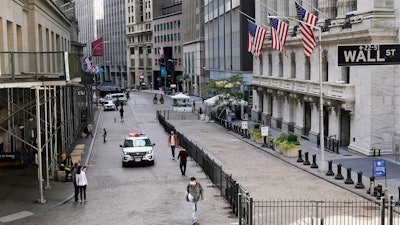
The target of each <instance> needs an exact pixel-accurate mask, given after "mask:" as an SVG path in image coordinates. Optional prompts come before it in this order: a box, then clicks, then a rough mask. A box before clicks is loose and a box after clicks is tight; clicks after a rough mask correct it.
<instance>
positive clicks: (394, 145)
mask: <svg viewBox="0 0 400 225" xmlns="http://www.w3.org/2000/svg"><path fill="white" fill-rule="evenodd" d="M294 2H295V1H294V0H282V1H278V0H262V1H261V0H260V1H256V7H255V8H256V21H257V23H258V24H262V23H266V22H265V21H268V18H267V16H266V15H268V13H269V14H271V15H278V16H282V17H286V19H287V21H288V22H289V27H290V28H289V33H288V37H287V42H286V45H285V49H286V55H285V54H283V53H281V52H278V51H276V50H273V49H271V47H270V41H269V39H268V36H269V35H267V38H266V40H265V42H264V47H263V51H262V58H261V60H259V61H258V60H254V61H253V63H254V69H253V82H252V84H253V88H254V90H253V108H252V119H253V120H256V121H260V122H262V123H263V124H266V125H270V126H272V127H274V128H278V129H281V130H282V131H288V132H292V133H295V134H297V135H301V136H303V137H304V138H308V139H309V140H311V141H313V142H317V140H318V136H319V132H320V126H319V123H320V110H321V109H320V107H319V99H320V82H322V93H323V109H322V110H323V121H322V122H323V124H324V131H323V133H324V136H325V137H328V138H330V139H335V140H339V143H340V145H341V146H347V147H348V149H349V150H351V151H354V152H358V153H361V154H364V155H370V154H371V149H373V148H375V149H381V151H382V154H385V153H393V152H394V153H396V152H397V153H398V151H399V145H400V136H399V134H400V122H399V118H400V110H399V103H400V98H399V93H400V90H399V84H400V77H399V75H400V74H399V66H398V65H368V66H367V65H357V66H353V65H350V66H338V54H339V53H338V45H366V46H376V45H379V44H388V43H389V44H393V43H398V42H399V33H398V31H399V29H398V27H399V25H400V19H399V15H400V2H399V1H393V0H382V1H362V0H311V1H303V2H302V1H298V2H299V3H300V4H302V5H303V7H304V8H305V9H307V10H308V11H310V12H312V13H313V14H314V15H316V16H317V17H318V19H319V20H318V24H317V25H318V26H320V27H321V34H322V35H321V40H322V41H321V42H319V41H318V39H319V35H320V34H319V32H318V31H317V30H316V31H315V32H314V34H315V36H316V39H317V46H316V48H315V49H314V51H313V53H312V55H311V56H310V58H306V57H305V56H304V51H303V46H302V40H301V38H302V36H301V34H300V29H298V22H296V21H293V20H292V19H288V18H287V17H296V18H297V16H296V9H295V3H294ZM319 44H320V45H321V49H322V51H321V53H322V60H321V61H320V55H319V54H320V52H319V48H318V47H319ZM320 66H321V67H322V74H321V77H322V80H320V78H319V77H320Z"/></svg>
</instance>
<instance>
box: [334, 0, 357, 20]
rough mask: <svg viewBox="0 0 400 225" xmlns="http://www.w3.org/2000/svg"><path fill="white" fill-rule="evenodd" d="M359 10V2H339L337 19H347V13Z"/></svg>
mask: <svg viewBox="0 0 400 225" xmlns="http://www.w3.org/2000/svg"><path fill="white" fill-rule="evenodd" d="M354 10H357V0H337V18H345V17H346V13H347V12H351V11H354Z"/></svg>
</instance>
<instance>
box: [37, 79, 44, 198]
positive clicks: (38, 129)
mask: <svg viewBox="0 0 400 225" xmlns="http://www.w3.org/2000/svg"><path fill="white" fill-rule="evenodd" d="M39 88H40V87H39V86H35V97H36V133H37V135H36V136H37V139H36V143H37V156H38V181H39V195H40V197H39V199H38V203H40V204H44V203H46V200H45V199H44V197H43V174H42V172H43V171H42V141H41V138H40V91H39Z"/></svg>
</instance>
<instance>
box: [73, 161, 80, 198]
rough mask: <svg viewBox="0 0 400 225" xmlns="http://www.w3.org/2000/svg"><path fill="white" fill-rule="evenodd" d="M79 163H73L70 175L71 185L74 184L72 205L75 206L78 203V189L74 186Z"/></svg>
mask: <svg viewBox="0 0 400 225" xmlns="http://www.w3.org/2000/svg"><path fill="white" fill-rule="evenodd" d="M79 165H80V164H79V163H78V162H76V163H74V168H73V169H72V172H71V174H72V183H73V184H74V200H75V201H74V203H75V204H76V203H78V200H79V199H78V194H79V188H78V186H77V185H76V172H77V171H78V167H79Z"/></svg>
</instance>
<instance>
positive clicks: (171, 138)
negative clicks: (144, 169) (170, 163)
mask: <svg viewBox="0 0 400 225" xmlns="http://www.w3.org/2000/svg"><path fill="white" fill-rule="evenodd" d="M175 146H179V143H178V136H176V134H175V133H174V131H172V130H171V134H170V135H168V147H171V153H172V160H175Z"/></svg>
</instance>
